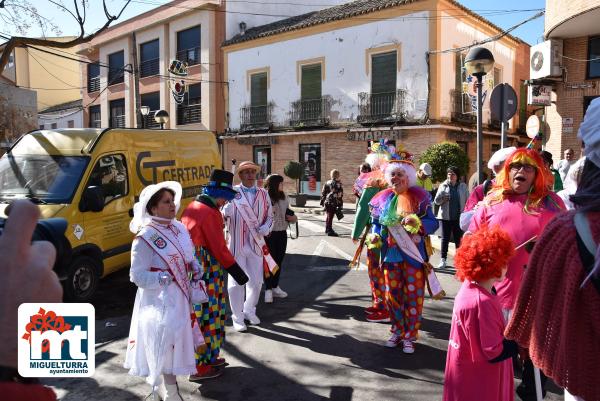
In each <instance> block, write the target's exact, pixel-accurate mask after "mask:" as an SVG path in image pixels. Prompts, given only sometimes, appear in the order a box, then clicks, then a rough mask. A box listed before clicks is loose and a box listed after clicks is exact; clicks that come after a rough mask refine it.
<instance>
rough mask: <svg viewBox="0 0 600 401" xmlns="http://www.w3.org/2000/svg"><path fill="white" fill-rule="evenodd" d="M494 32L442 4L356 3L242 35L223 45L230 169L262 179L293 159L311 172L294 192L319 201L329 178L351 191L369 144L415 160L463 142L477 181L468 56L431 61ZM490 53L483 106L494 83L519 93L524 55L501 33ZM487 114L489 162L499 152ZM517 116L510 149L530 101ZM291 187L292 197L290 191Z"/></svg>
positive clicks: (429, 0) (433, 0) (521, 46)
mask: <svg viewBox="0 0 600 401" xmlns="http://www.w3.org/2000/svg"><path fill="white" fill-rule="evenodd" d="M442 32H443V35H442ZM498 33H500V29H499V28H498V27H496V26H494V25H493V24H491V23H490V22H488V21H486V20H484V19H483V18H481V17H479V16H477V15H476V14H474V13H472V12H471V11H469V10H467V9H465V8H464V7H462V6H460V5H459V4H458V3H456V2H454V1H449V0H439V1H438V0H425V1H417V2H412V1H410V2H409V1H405V2H403V1H392V0H371V1H363V0H359V1H355V2H352V3H348V4H345V5H342V6H335V7H331V8H328V9H324V10H320V11H315V12H311V13H307V14H304V15H300V16H297V17H292V18H289V19H285V20H281V21H276V22H272V23H270V24H266V25H262V26H258V27H254V28H251V29H247V30H245V31H244V32H243V33H240V34H238V35H236V36H234V37H232V38H231V39H229V40H227V41H226V42H225V43H224V45H223V51H224V59H225V65H226V70H225V79H226V80H227V81H229V85H228V88H229V90H228V92H227V107H228V121H227V135H224V136H223V137H222V139H223V149H224V160H225V165H226V166H227V165H230V164H229V163H230V160H231V159H237V160H243V159H249V160H254V161H255V162H256V163H258V164H260V165H261V166H262V168H261V175H262V176H263V178H264V176H266V175H267V174H268V173H271V172H277V173H282V172H283V166H284V165H285V164H286V163H287V161H289V160H299V161H300V162H302V163H303V164H304V166H305V172H306V173H305V176H304V177H303V178H302V180H301V184H300V187H301V188H300V189H301V191H302V192H303V193H307V194H309V195H315V196H316V195H318V194H320V191H321V186H322V184H323V183H324V182H325V181H327V180H328V179H329V171H330V170H331V169H334V168H336V169H338V170H340V171H341V172H342V181H343V183H345V184H346V187H347V188H348V187H350V186H351V183H353V181H354V179H355V178H356V175H357V170H358V166H359V164H360V163H361V162H362V161H363V159H364V156H365V154H366V153H367V149H368V145H369V141H370V140H378V139H380V138H387V139H389V140H392V141H394V143H395V144H396V146H397V147H400V146H404V147H405V148H406V149H407V150H408V151H410V152H413V153H414V154H415V155H416V157H417V158H418V157H419V155H420V154H421V153H422V152H423V151H425V149H427V148H428V147H429V146H430V145H432V144H435V143H438V142H442V141H455V142H458V143H459V144H461V146H462V147H463V148H464V149H465V150H466V151H467V153H468V154H469V156H470V159H471V160H472V161H473V163H472V165H471V172H472V171H474V169H475V164H474V161H475V152H476V148H475V138H476V135H475V129H474V128H475V124H474V122H475V118H474V113H473V109H472V107H471V97H470V96H469V94H468V92H469V91H472V85H471V87H470V86H469V84H468V83H466V81H467V77H466V76H465V73H464V70H463V68H462V64H463V58H464V56H465V55H466V50H465V51H464V52H450V53H437V52H435V51H437V50H444V49H454V48H458V47H462V46H465V45H469V44H472V43H474V42H476V41H480V40H483V39H486V38H488V37H490V36H493V35H496V34H498ZM486 46H487V47H489V49H490V50H491V51H492V53H493V54H494V57H495V60H496V65H495V69H494V71H493V72H492V73H490V74H488V76H487V78H486V83H485V85H486V87H487V88H488V90H487V95H488V96H487V97H488V98H489V92H490V89H491V88H492V87H493V86H494V81H495V83H500V82H507V83H510V84H511V85H512V86H513V87H515V88H516V89H517V92H518V93H519V94H521V92H522V90H521V88H522V87H524V85H523V83H524V81H525V80H526V79H527V78H528V73H529V70H528V60H529V53H528V52H529V46H528V45H527V44H525V43H524V42H522V41H520V40H518V39H516V38H514V37H511V36H508V35H507V36H504V37H503V38H501V39H500V40H497V41H495V42H491V43H489V44H487V45H486ZM524 100H525V101H526V99H524ZM488 104H489V103H486V104H485V105H484V122H485V131H484V133H485V135H484V158H487V157H489V155H490V154H491V153H492V152H493V151H495V150H496V148H499V144H500V134H499V129H498V125H497V124H496V122H494V121H492V120H491V117H490V113H489V106H488ZM519 106H520V110H521V113H519V114H520V115H519V114H518V115H517V116H516V117H515V118H513V119H512V120H511V121H510V128H509V140H510V142H514V143H517V142H522V141H523V139H522V137H520V136H519V135H517V131H518V128H519V127H520V126H521V125H522V124H523V123H524V121H525V117H526V116H525V113H524V112H525V111H526V103H524V102H522V104H520V105H519ZM463 174H464V175H465V176H468V174H469V172H463ZM286 189H287V190H294V188H293V183H291V182H290V183H288V186H287V188H286ZM349 192H351V191H349V190H348V191H347V193H349ZM350 196H351V195H349V197H348V198H347V199H348V200H350V199H351V197H350Z"/></svg>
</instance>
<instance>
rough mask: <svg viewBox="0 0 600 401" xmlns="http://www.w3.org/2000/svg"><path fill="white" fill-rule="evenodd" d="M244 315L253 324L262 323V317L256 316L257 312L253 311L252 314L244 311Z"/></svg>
mask: <svg viewBox="0 0 600 401" xmlns="http://www.w3.org/2000/svg"><path fill="white" fill-rule="evenodd" d="M244 317H245V318H246V320H248V321H249V322H250V324H251V325H253V326H258V325H259V324H260V319H259V318H258V316H256V314H255V313H252V314H250V313H244Z"/></svg>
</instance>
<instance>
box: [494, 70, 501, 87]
mask: <svg viewBox="0 0 600 401" xmlns="http://www.w3.org/2000/svg"><path fill="white" fill-rule="evenodd" d="M499 83H502V69H500V68H497V67H494V87H495V86H496V85H498V84H499Z"/></svg>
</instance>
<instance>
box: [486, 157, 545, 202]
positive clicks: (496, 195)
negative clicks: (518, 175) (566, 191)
mask: <svg viewBox="0 0 600 401" xmlns="http://www.w3.org/2000/svg"><path fill="white" fill-rule="evenodd" d="M512 163H522V164H530V165H532V166H534V167H535V169H536V171H535V178H534V180H533V184H532V185H531V189H530V190H529V196H528V199H527V203H526V205H525V212H527V213H531V212H532V210H531V209H530V207H531V208H536V207H537V206H538V205H539V203H540V202H541V201H542V199H544V198H545V197H546V196H547V195H548V194H549V193H550V188H552V186H553V185H554V176H553V175H552V172H551V171H550V169H549V168H548V167H546V165H545V164H544V161H543V159H542V157H541V156H540V155H539V153H538V152H537V151H535V150H533V149H527V148H519V149H517V150H515V151H514V152H513V153H512V154H511V155H510V156H508V158H507V159H506V161H505V162H504V166H502V170H501V171H500V172H499V173H498V175H497V176H496V183H495V184H494V187H493V188H492V190H491V191H490V193H489V195H488V197H487V201H488V203H490V204H494V203H498V202H502V201H503V200H504V198H505V196H506V195H507V194H511V193H512V186H511V182H510V165H511V164H512Z"/></svg>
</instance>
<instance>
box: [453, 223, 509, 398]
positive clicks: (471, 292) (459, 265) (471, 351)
mask: <svg viewBox="0 0 600 401" xmlns="http://www.w3.org/2000/svg"><path fill="white" fill-rule="evenodd" d="M514 252H515V251H514V244H513V242H512V240H511V239H510V237H509V236H508V234H507V233H506V232H504V231H502V230H501V229H500V228H499V227H494V228H489V227H487V226H483V227H481V228H480V229H479V230H478V231H477V232H475V233H474V234H471V235H467V236H465V238H464V239H463V241H462V243H461V246H460V248H458V250H457V252H456V257H455V258H454V263H455V265H456V270H457V272H456V276H457V277H458V279H459V280H461V281H463V284H462V287H461V288H460V290H459V292H458V294H457V296H456V299H455V301H454V310H453V312H452V327H451V328H450V339H449V341H448V343H449V344H448V356H447V359H446V372H445V379H444V401H454V400H457V401H470V400H473V401H480V400H485V401H513V399H514V389H513V386H514V385H513V367H512V361H511V359H510V358H511V357H512V356H513V355H516V353H517V345H516V343H515V342H514V341H509V340H506V339H505V338H504V336H503V332H504V327H505V325H506V324H505V321H504V317H503V315H502V309H501V307H500V304H499V303H498V301H497V300H496V296H495V295H494V293H493V291H492V285H493V284H494V283H495V282H497V281H500V280H501V279H502V278H503V277H504V275H505V274H506V265H507V262H508V260H509V259H510V257H511V256H512V255H513V254H514Z"/></svg>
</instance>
